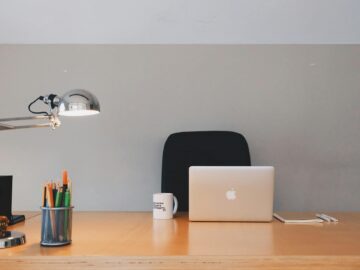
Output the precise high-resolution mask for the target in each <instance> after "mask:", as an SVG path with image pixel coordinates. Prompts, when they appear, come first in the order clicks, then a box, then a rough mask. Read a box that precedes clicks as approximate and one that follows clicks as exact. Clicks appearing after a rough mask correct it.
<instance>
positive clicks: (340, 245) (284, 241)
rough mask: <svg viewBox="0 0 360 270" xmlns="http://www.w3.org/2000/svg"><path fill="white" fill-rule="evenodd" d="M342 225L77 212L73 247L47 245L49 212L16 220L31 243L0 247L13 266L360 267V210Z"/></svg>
mask: <svg viewBox="0 0 360 270" xmlns="http://www.w3.org/2000/svg"><path fill="white" fill-rule="evenodd" d="M332 214H333V215H334V216H336V217H338V218H339V219H340V222H339V223H338V224H318V225H289V224H282V223H280V222H278V221H276V220H274V221H273V222H271V223H236V222H223V223H222V222H188V220H187V216H186V215H179V216H178V217H177V218H176V219H173V220H153V219H152V215H151V213H143V212H137V213H134V212H75V213H74V216H73V243H72V245H69V246H65V247H57V248H45V247H41V246H40V245H39V241H40V219H41V216H40V215H39V216H32V218H30V219H28V220H27V221H26V223H25V224H19V225H15V226H12V227H11V229H12V230H19V231H22V232H24V233H25V234H26V237H27V243H26V244H25V245H23V246H19V247H15V248H9V249H0V268H1V269H4V270H11V269H37V270H39V269H40V270H41V269H46V270H48V269H51V270H57V269H221V268H222V269H239V268H241V267H242V268H245V269H289V268H291V269H360V213H332Z"/></svg>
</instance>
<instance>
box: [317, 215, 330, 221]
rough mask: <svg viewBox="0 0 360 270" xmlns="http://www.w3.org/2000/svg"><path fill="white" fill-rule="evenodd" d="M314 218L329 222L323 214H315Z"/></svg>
mask: <svg viewBox="0 0 360 270" xmlns="http://www.w3.org/2000/svg"><path fill="white" fill-rule="evenodd" d="M316 217H318V218H320V219H322V220H324V221H326V222H331V219H330V218H328V217H326V216H324V215H323V214H316Z"/></svg>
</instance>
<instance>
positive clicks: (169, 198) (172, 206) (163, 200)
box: [153, 193, 178, 219]
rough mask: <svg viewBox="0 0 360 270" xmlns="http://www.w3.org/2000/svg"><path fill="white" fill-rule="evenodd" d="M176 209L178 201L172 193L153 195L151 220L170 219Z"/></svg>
mask: <svg viewBox="0 0 360 270" xmlns="http://www.w3.org/2000/svg"><path fill="white" fill-rule="evenodd" d="M177 208H178V201H177V199H176V197H175V196H174V195H173V194H172V193H155V194H153V218H154V219H171V218H173V215H174V214H175V213H176V211H177Z"/></svg>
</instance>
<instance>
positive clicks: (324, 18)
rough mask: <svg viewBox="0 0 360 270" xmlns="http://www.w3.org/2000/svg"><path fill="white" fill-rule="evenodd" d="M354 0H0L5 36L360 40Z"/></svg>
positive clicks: (50, 40)
mask: <svg viewBox="0 0 360 270" xmlns="http://www.w3.org/2000/svg"><path fill="white" fill-rule="evenodd" d="M359 11H360V1H359V0H316V1H314V0H151V1H149V0H52V1H49V0H0V43H3V44H8V43H11V44H14V43H16V44H23V43H26V44H30V43H31V44H44V43H45V44H58V43H61V44H114V43H116V44H124V43H125V44H135V43H136V44H155V43H156V44H194V43H195V44H239V43H240V44H244V43H245V44H254V43H260V44H263V43H266V44H269V43H270V44H279V43H281V44H294V43H296V44H299V43H300V44H314V43H316V44H319V43H325V44H329V43H330V44H339V43H341V44H344V43H345V44H348V43H351V44H358V43H360V16H359Z"/></svg>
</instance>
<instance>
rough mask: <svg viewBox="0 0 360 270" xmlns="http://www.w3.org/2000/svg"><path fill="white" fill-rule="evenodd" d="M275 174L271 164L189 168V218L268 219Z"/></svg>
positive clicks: (214, 219)
mask: <svg viewBox="0 0 360 270" xmlns="http://www.w3.org/2000/svg"><path fill="white" fill-rule="evenodd" d="M274 173H275V172H274V167H270V166H260V167H259V166H249V167H248V166H192V167H190V169H189V219H190V220H191V221H257V222H269V221H271V220H272V214H273V200H274Z"/></svg>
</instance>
